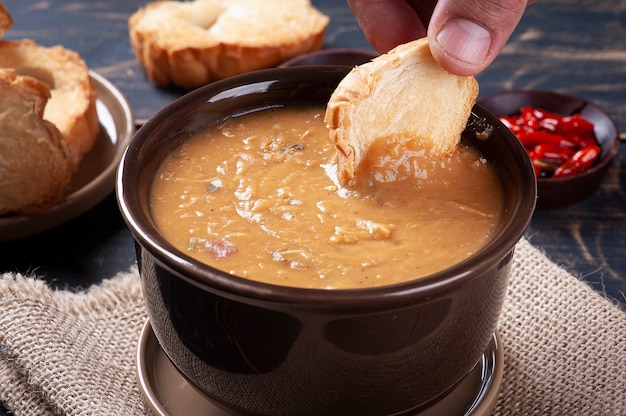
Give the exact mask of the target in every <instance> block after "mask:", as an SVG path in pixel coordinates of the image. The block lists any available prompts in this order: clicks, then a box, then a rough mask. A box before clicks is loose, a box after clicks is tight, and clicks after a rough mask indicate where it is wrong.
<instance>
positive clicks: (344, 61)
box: [280, 48, 378, 67]
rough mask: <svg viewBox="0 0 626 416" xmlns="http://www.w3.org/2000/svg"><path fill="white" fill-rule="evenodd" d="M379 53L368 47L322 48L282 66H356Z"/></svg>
mask: <svg viewBox="0 0 626 416" xmlns="http://www.w3.org/2000/svg"><path fill="white" fill-rule="evenodd" d="M377 56H378V53H377V52H374V51H371V50H367V49H344V48H337V49H322V50H319V51H315V52H310V53H305V54H302V55H299V56H296V57H295V58H292V59H290V60H288V61H286V62H283V63H282V64H281V65H280V66H281V67H290V66H304V65H346V66H356V65H361V64H364V63H366V62H368V61H371V60H372V59H373V58H375V57H377Z"/></svg>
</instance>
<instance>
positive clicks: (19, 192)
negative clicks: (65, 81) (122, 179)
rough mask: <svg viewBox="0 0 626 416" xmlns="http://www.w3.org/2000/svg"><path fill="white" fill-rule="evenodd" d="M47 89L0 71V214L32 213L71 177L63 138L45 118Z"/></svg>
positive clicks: (52, 198) (55, 195)
mask: <svg viewBox="0 0 626 416" xmlns="http://www.w3.org/2000/svg"><path fill="white" fill-rule="evenodd" d="M49 98H50V88H49V87H48V85H47V84H45V83H44V82H41V81H39V80H38V79H36V78H33V77H30V76H19V75H17V74H16V73H15V71H13V70H12V69H0V109H2V110H1V111H0V214H5V213H17V214H27V215H30V214H35V213H37V212H39V211H42V210H44V209H46V208H48V207H50V206H51V205H53V204H54V203H56V202H57V201H59V200H60V199H61V198H63V195H64V192H65V190H66V188H67V186H68V184H69V181H70V177H71V174H72V168H73V165H72V160H71V152H70V149H69V147H68V146H67V144H66V142H65V138H64V137H63V134H62V133H61V132H60V131H59V130H58V129H57V128H56V126H54V125H53V124H52V123H50V122H48V121H46V120H44V119H43V114H44V107H45V105H46V103H47V101H48V99H49Z"/></svg>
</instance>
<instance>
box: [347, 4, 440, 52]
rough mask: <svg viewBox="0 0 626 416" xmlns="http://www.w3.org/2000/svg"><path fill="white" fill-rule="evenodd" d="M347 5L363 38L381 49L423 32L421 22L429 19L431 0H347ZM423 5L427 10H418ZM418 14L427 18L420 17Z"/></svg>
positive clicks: (431, 6)
mask: <svg viewBox="0 0 626 416" xmlns="http://www.w3.org/2000/svg"><path fill="white" fill-rule="evenodd" d="M411 3H414V4H416V6H414V5H412V4H411ZM424 4H428V5H429V6H424ZM348 5H349V6H350V8H351V9H352V12H353V13H354V15H355V16H356V18H357V21H358V22H359V26H360V27H361V30H362V31H363V34H364V35H365V38H366V39H367V40H368V42H369V43H370V44H371V45H372V46H373V47H374V48H376V50H377V51H378V52H381V53H384V52H387V51H389V49H391V48H393V47H395V46H397V45H399V44H401V43H406V42H409V41H411V40H414V39H417V38H422V37H424V36H426V24H425V23H422V22H428V18H429V17H430V13H431V12H432V9H433V7H434V1H414V2H408V1H407V0H348ZM424 7H426V9H427V10H426V12H423V11H422V10H420V9H423V8H424ZM420 16H426V17H427V18H426V19H424V20H422V19H420Z"/></svg>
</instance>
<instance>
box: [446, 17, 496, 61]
mask: <svg viewBox="0 0 626 416" xmlns="http://www.w3.org/2000/svg"><path fill="white" fill-rule="evenodd" d="M437 41H438V42H439V44H440V45H441V47H442V48H443V49H444V50H445V51H446V52H447V53H448V54H449V55H451V56H453V57H455V58H456V59H458V60H460V61H463V62H466V63H469V64H477V65H479V64H481V63H482V62H484V61H485V58H486V57H487V55H488V53H489V49H490V48H491V41H492V38H491V33H489V31H488V30H487V29H485V28H484V27H482V26H480V25H479V24H476V23H474V22H472V21H469V20H465V19H450V20H448V22H446V24H445V25H444V27H443V29H442V30H441V31H440V32H439V35H437Z"/></svg>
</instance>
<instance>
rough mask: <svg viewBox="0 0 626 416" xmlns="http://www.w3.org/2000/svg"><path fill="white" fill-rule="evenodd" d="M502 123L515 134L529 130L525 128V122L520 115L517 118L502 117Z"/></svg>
mask: <svg viewBox="0 0 626 416" xmlns="http://www.w3.org/2000/svg"><path fill="white" fill-rule="evenodd" d="M500 121H501V122H502V124H504V125H505V126H506V127H507V128H508V129H509V130H511V131H512V132H513V133H515V134H517V133H519V132H521V131H522V130H525V129H527V127H526V126H524V120H523V119H522V117H520V116H519V115H517V116H502V117H500Z"/></svg>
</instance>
